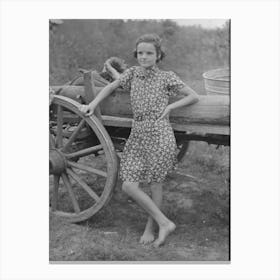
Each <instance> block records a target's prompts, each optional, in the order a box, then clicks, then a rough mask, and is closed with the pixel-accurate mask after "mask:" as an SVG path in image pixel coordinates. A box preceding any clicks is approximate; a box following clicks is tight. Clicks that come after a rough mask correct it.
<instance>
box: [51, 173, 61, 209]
mask: <svg viewBox="0 0 280 280" xmlns="http://www.w3.org/2000/svg"><path fill="white" fill-rule="evenodd" d="M59 179H60V176H58V175H54V181H53V184H54V188H53V196H52V210H53V211H56V210H57V201H58V188H59Z"/></svg>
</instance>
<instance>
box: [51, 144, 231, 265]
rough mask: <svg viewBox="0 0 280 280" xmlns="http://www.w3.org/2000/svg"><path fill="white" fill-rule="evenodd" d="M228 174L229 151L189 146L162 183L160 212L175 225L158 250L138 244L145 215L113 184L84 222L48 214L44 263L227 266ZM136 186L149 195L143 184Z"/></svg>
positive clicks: (228, 255)
mask: <svg viewBox="0 0 280 280" xmlns="http://www.w3.org/2000/svg"><path fill="white" fill-rule="evenodd" d="M229 170H230V169H229V147H224V146H220V147H219V148H217V147H216V146H215V145H208V144H206V143H203V142H192V143H191V145H190V148H189V150H188V152H187V154H186V155H185V157H184V159H183V161H182V162H181V163H180V164H179V167H178V169H177V170H176V171H175V172H174V173H172V174H171V175H170V176H168V178H167V180H166V182H165V184H164V202H163V211H164V213H165V214H166V215H167V216H168V217H169V218H170V219H171V220H173V221H174V223H175V224H176V225H177V228H176V230H175V231H174V232H173V233H172V234H171V235H170V236H169V237H168V238H167V240H166V243H165V244H164V246H161V247H159V248H157V249H154V248H153V247H152V246H149V245H141V244H139V238H140V236H141V234H142V232H143V230H144V227H145V223H146V219H147V216H146V214H145V213H144V212H143V211H142V210H141V209H140V207H139V206H138V205H137V204H136V203H135V202H134V201H132V200H131V199H130V198H129V197H128V196H126V195H125V194H124V193H122V191H121V189H120V182H119V183H118V185H117V187H116V189H115V191H114V195H113V197H112V198H111V200H110V202H109V203H108V205H107V206H106V207H104V208H103V209H102V210H101V211H99V212H98V213H97V214H96V215H94V216H93V217H92V218H90V219H89V220H87V221H85V222H82V223H78V224H71V223H66V222H64V221H63V220H61V219H60V218H57V217H53V216H52V215H50V220H49V260H50V261H51V262H56V261H60V262H61V261H63V262H64V261H79V262H85V261H98V262H113V261H120V262H123V261H126V262H135V261H139V262H146V261H147V262H166V261H172V262H174V261H178V262H179V261H180V262H187V261H207V262H209V261H229V260H230V238H229V237H230V230H229V228H230V199H229V198H230V183H229V176H230V172H229ZM51 182H52V181H51V180H50V184H52V183H51ZM142 187H143V189H144V190H145V191H147V192H149V186H148V185H143V186H142Z"/></svg>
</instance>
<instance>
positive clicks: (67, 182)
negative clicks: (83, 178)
mask: <svg viewBox="0 0 280 280" xmlns="http://www.w3.org/2000/svg"><path fill="white" fill-rule="evenodd" d="M61 176H62V180H63V182H64V184H65V186H66V188H67V191H68V193H69V196H70V198H71V201H72V204H73V206H74V210H75V212H76V213H77V214H78V213H80V212H81V210H80V207H79V204H78V201H77V199H76V197H75V195H74V192H73V189H72V186H71V183H70V180H69V178H68V176H67V175H66V174H65V173H62V175H61Z"/></svg>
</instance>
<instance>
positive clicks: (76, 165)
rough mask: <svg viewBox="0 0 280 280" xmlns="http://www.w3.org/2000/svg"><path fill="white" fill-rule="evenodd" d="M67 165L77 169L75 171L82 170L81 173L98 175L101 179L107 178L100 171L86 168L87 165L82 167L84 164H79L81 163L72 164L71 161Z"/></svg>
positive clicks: (104, 173) (105, 174)
mask: <svg viewBox="0 0 280 280" xmlns="http://www.w3.org/2000/svg"><path fill="white" fill-rule="evenodd" d="M68 164H69V165H70V166H71V167H74V168H77V169H80V170H83V171H87V172H90V173H93V174H96V175H100V176H102V177H105V178H107V173H106V172H104V171H102V170H99V169H95V168H92V167H90V166H87V165H84V164H81V163H76V162H73V161H68Z"/></svg>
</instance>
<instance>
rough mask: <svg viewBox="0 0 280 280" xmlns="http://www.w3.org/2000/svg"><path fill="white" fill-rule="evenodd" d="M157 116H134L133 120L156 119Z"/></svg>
mask: <svg viewBox="0 0 280 280" xmlns="http://www.w3.org/2000/svg"><path fill="white" fill-rule="evenodd" d="M158 118H159V117H158V116H145V115H142V116H134V118H133V119H134V121H137V122H142V121H156V120H157V119H158Z"/></svg>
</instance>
